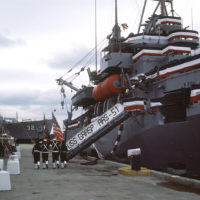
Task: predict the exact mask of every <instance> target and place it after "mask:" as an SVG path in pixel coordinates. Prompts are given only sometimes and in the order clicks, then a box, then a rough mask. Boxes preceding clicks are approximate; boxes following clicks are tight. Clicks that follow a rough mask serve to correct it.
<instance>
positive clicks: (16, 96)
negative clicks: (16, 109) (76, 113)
mask: <svg viewBox="0 0 200 200" xmlns="http://www.w3.org/2000/svg"><path fill="white" fill-rule="evenodd" d="M0 96H1V98H0V105H5V106H8V105H10V106H25V107H31V106H43V105H46V106H53V105H58V104H60V97H59V94H58V91H56V90H48V91H40V90H28V91H26V90H21V91H11V90H10V92H9V93H8V92H7V93H5V94H4V91H0ZM68 98H69V97H68ZM66 101H67V102H69V101H70V99H66Z"/></svg>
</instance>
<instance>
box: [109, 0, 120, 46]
mask: <svg viewBox="0 0 200 200" xmlns="http://www.w3.org/2000/svg"><path fill="white" fill-rule="evenodd" d="M117 8H118V7H117V0H115V25H114V27H113V29H112V38H111V43H112V42H113V41H114V42H118V41H120V39H121V30H120V27H119V25H118V13H117V10H118V9H117Z"/></svg>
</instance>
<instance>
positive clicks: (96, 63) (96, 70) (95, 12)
mask: <svg viewBox="0 0 200 200" xmlns="http://www.w3.org/2000/svg"><path fill="white" fill-rule="evenodd" d="M95 67H96V72H97V1H96V0H95Z"/></svg>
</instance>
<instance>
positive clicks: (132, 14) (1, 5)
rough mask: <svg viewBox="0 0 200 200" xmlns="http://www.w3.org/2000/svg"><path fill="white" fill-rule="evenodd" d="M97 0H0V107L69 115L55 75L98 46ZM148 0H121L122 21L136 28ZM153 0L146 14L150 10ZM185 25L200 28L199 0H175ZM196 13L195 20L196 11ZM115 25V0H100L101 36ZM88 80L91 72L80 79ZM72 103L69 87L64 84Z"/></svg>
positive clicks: (10, 112)
mask: <svg viewBox="0 0 200 200" xmlns="http://www.w3.org/2000/svg"><path fill="white" fill-rule="evenodd" d="M94 2H95V1H94V0H0V113H1V115H3V116H4V117H15V115H16V112H18V115H19V119H20V120H21V119H33V120H37V119H42V118H43V113H45V114H46V116H47V118H50V117H51V111H52V110H53V109H56V113H55V115H56V116H57V117H58V119H59V121H62V120H63V119H64V118H66V116H67V115H66V109H65V110H62V109H61V106H60V93H59V90H58V89H59V88H58V86H57V84H56V81H55V80H56V79H57V78H59V77H60V76H62V75H63V74H64V73H65V72H67V70H68V69H69V68H70V67H72V66H73V65H74V64H75V63H77V61H79V60H80V59H81V58H82V57H83V56H84V55H86V54H87V53H88V52H89V51H90V50H91V49H92V48H93V47H94ZM143 2H144V0H118V4H119V5H118V6H119V13H118V14H119V16H118V17H119V19H118V20H119V24H121V23H128V25H129V29H128V30H127V32H122V34H123V35H124V36H125V35H127V34H128V33H130V32H134V33H136V31H137V27H138V23H139V16H140V13H141V10H142V6H143ZM154 5H155V2H154V1H151V0H149V2H148V5H147V8H148V9H147V12H146V14H145V19H146V18H147V17H148V16H149V15H150V13H151V12H152V8H153V6H154ZM174 7H175V10H176V13H177V14H178V15H180V16H182V17H183V24H184V26H188V25H189V26H190V27H191V26H192V21H193V27H194V29H196V30H197V31H199V30H200V17H199V7H200V2H199V0H174ZM191 13H193V20H192V17H191V16H192V15H191ZM113 25H114V0H97V27H98V28H97V29H98V42H100V41H102V40H103V39H104V38H105V37H106V36H107V35H108V34H110V33H111V29H112V27H113ZM80 80H81V81H80ZM83 83H87V78H86V77H85V78H83V79H78V80H77V81H76V84H78V85H82V84H83ZM66 92H67V102H68V103H70V97H71V90H69V89H68V90H66Z"/></svg>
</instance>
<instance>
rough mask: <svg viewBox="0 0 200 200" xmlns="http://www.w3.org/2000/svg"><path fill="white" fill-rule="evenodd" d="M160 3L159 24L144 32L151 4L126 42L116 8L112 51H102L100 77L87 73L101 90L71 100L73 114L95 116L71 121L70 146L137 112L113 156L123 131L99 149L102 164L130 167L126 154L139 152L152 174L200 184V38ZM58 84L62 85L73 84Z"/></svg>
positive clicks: (151, 22) (155, 17)
mask: <svg viewBox="0 0 200 200" xmlns="http://www.w3.org/2000/svg"><path fill="white" fill-rule="evenodd" d="M156 1H157V6H156V8H155V10H154V12H153V14H152V16H150V17H149V19H148V21H146V22H145V24H142V21H143V14H144V11H145V7H146V2H147V0H145V1H144V7H143V13H142V16H141V20H140V25H139V28H138V33H137V34H133V33H131V34H129V36H128V37H127V38H123V37H121V30H120V26H119V25H118V20H117V1H116V0H115V5H116V7H115V10H116V18H115V25H114V27H113V30H112V34H111V35H109V37H108V39H109V41H108V46H107V47H105V48H104V49H103V50H102V57H101V61H100V71H98V72H91V71H90V70H89V69H88V73H89V77H90V81H92V82H93V83H94V85H96V86H94V87H85V88H83V89H81V90H77V93H76V94H75V95H74V96H73V97H72V104H73V106H75V107H84V108H86V109H87V110H88V111H87V112H86V113H85V114H84V115H82V116H80V117H79V118H77V119H75V120H70V119H68V120H67V121H66V122H67V129H68V130H67V134H68V137H69V138H71V137H72V136H73V135H74V133H76V132H77V131H79V130H81V129H82V128H83V127H84V126H86V125H87V124H88V123H90V121H92V120H94V119H95V118H96V117H97V116H100V115H102V114H103V113H104V112H106V111H107V110H108V109H110V108H111V107H112V106H113V105H115V104H116V103H123V105H126V108H128V109H130V110H131V109H137V112H134V113H132V117H130V118H128V119H126V120H125V121H124V122H123V124H124V129H123V133H122V136H121V139H120V141H119V140H118V141H117V148H114V151H112V149H113V146H115V145H116V135H117V132H118V130H119V127H116V128H113V129H112V130H109V133H107V134H106V135H105V136H103V137H102V138H100V139H99V140H98V141H96V142H95V149H96V150H97V151H98V152H99V153H100V154H101V155H102V156H104V157H106V158H110V159H113V160H118V161H126V160H127V150H128V149H132V148H137V147H140V148H141V150H142V164H143V165H144V166H146V167H149V168H151V169H158V170H164V171H167V170H168V171H170V170H172V169H173V170H174V169H175V170H179V169H181V170H182V171H184V173H185V174H187V175H188V176H200V172H199V168H200V148H199V147H200V134H199V131H198V130H199V128H200V125H199V120H200V104H199V100H200V78H199V77H200V69H199V68H200V54H199V53H198V52H200V51H199V35H198V32H197V31H194V30H189V29H188V28H187V27H186V28H185V27H183V25H182V19H181V18H180V17H175V14H174V13H175V12H174V8H173V0H156ZM166 4H169V5H170V9H169V7H167V6H166ZM142 27H143V30H141V28H142ZM57 81H58V83H59V84H60V85H64V84H66V85H68V86H69V84H71V83H68V82H67V83H66V82H65V81H64V80H63V79H58V80H57ZM70 86H72V84H71V85H70ZM71 88H72V87H71ZM72 89H73V88H72Z"/></svg>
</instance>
